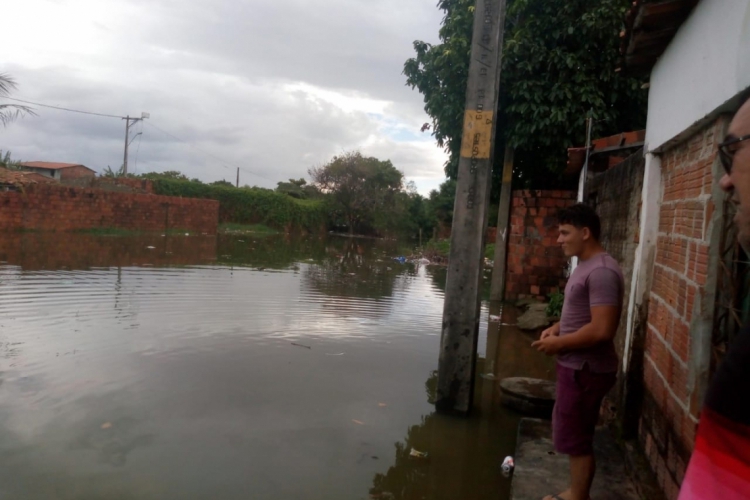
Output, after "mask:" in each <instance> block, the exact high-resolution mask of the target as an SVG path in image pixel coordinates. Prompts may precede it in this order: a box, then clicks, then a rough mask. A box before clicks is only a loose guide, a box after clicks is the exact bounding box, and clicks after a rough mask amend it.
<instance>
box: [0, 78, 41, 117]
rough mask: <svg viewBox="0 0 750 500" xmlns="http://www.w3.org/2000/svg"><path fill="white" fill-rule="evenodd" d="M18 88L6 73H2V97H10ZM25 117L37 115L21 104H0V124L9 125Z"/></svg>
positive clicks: (0, 82) (0, 79)
mask: <svg viewBox="0 0 750 500" xmlns="http://www.w3.org/2000/svg"><path fill="white" fill-rule="evenodd" d="M15 88H16V82H15V80H13V78H12V77H11V76H10V75H8V74H5V73H0V97H8V96H10V91H11V90H14V89H15ZM23 115H36V113H34V110H33V109H32V108H30V107H28V106H22V105H20V104H0V122H2V124H3V126H6V125H8V124H9V123H10V122H12V121H13V120H15V119H16V118H18V117H20V116H23Z"/></svg>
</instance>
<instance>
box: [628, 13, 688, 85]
mask: <svg viewBox="0 0 750 500" xmlns="http://www.w3.org/2000/svg"><path fill="white" fill-rule="evenodd" d="M699 1H700V0H635V1H634V2H633V5H632V7H631V8H630V10H629V11H628V13H627V15H626V17H625V29H624V30H623V31H622V33H620V38H621V39H622V42H621V44H620V54H621V55H622V58H623V60H622V65H621V69H622V68H627V70H628V72H629V73H631V74H636V75H639V74H646V73H648V72H650V71H651V68H653V67H654V64H656V61H657V60H658V59H659V57H660V56H661V55H662V54H663V53H664V51H665V50H666V48H667V46H668V45H669V43H670V42H671V41H672V38H673V37H674V35H675V33H677V30H678V29H679V28H680V26H682V23H684V22H685V20H686V19H687V18H688V16H690V13H691V12H692V10H693V8H694V7H695V6H696V5H697V4H698V2H699Z"/></svg>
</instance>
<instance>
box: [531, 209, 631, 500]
mask: <svg viewBox="0 0 750 500" xmlns="http://www.w3.org/2000/svg"><path fill="white" fill-rule="evenodd" d="M558 221H559V223H560V236H559V237H558V239H557V242H558V243H560V244H561V245H562V249H563V252H564V253H565V255H566V256H567V257H578V259H579V264H578V266H577V267H576V269H575V271H573V274H572V275H571V276H570V279H569V280H568V284H567V286H566V287H565V302H564V303H563V309H562V315H561V318H560V322H559V323H557V324H556V325H554V326H552V327H551V328H548V329H547V330H545V331H543V332H542V335H541V338H540V339H539V340H537V341H536V342H534V343H533V344H532V346H533V347H535V348H536V349H537V350H539V351H541V352H543V353H545V354H547V355H549V356H552V355H555V354H557V398H556V402H555V409H554V412H553V416H552V431H553V440H554V443H555V450H556V451H557V452H558V453H562V454H565V455H568V456H569V457H570V488H569V489H568V490H567V491H564V492H562V493H559V494H557V495H551V496H547V497H546V498H545V500H589V491H590V490H591V483H592V482H593V479H594V473H595V471H596V463H595V460H594V450H593V441H594V429H595V427H596V423H597V421H598V419H599V410H600V407H601V404H602V400H603V399H604V396H605V395H606V394H607V393H608V392H609V390H610V389H611V388H612V386H613V385H614V383H615V378H616V373H617V367H618V360H617V353H616V352H615V346H614V342H613V339H614V337H615V333H616V332H617V325H618V324H619V321H620V312H621V309H622V299H623V290H624V282H623V278H622V272H621V271H620V266H618V265H617V262H616V261H615V259H613V258H612V257H611V256H610V255H609V254H607V252H605V251H604V249H603V248H602V246H601V244H600V243H599V236H600V233H601V223H600V221H599V216H598V215H597V214H596V212H595V211H594V210H593V209H592V208H591V207H588V206H586V205H583V204H580V203H579V204H577V205H574V206H572V207H570V208H567V209H564V210H561V211H560V213H559V214H558Z"/></svg>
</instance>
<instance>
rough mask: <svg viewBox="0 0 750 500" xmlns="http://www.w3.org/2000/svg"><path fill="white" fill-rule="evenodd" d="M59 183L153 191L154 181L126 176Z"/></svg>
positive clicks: (70, 180) (112, 189)
mask: <svg viewBox="0 0 750 500" xmlns="http://www.w3.org/2000/svg"><path fill="white" fill-rule="evenodd" d="M60 183H61V184H64V185H65V186H70V187H79V188H97V189H104V190H106V191H117V192H120V193H142V194H149V193H153V192H154V183H153V181H150V180H148V179H130V178H127V177H80V178H76V179H63V180H62V181H60Z"/></svg>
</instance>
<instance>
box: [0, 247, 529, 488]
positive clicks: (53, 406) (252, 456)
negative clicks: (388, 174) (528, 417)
mask: <svg viewBox="0 0 750 500" xmlns="http://www.w3.org/2000/svg"><path fill="white" fill-rule="evenodd" d="M149 247H153V248H149ZM403 253H406V252H405V251H404V250H403V249H400V248H399V246H398V245H397V244H395V243H393V242H378V241H365V240H351V239H348V238H328V239H311V240H305V239H295V238H287V237H286V236H273V237H266V238H261V237H252V236H249V235H243V236H231V237H229V236H221V237H219V238H213V239H212V238H203V237H174V236H165V237H161V236H159V235H156V236H150V237H146V238H141V237H139V238H111V237H94V236H90V235H49V234H24V235H3V238H2V240H0V436H2V439H0V497H2V498H50V499H80V498H87V499H97V498H102V499H105V498H107V499H111V498H138V499H163V498H180V499H192V498H195V499H199V498H200V499H202V498H222V499H234V498H237V499H246V498H254V499H276V498H327V499H336V498H341V499H351V498H367V497H368V495H369V490H370V488H375V489H374V490H373V493H374V494H377V492H378V491H380V493H381V494H384V492H387V493H390V494H393V495H400V496H398V497H397V498H435V499H441V498H449V497H451V498H458V497H460V498H477V499H485V498H493V499H495V498H498V495H499V494H500V492H501V491H502V490H503V488H504V487H505V486H504V483H503V482H502V481H503V479H502V478H500V477H499V474H498V473H497V472H498V470H497V466H498V464H499V461H498V460H499V459H500V458H502V457H501V455H503V454H505V453H507V452H508V451H509V448H510V447H512V446H513V443H512V441H513V439H514V438H515V424H514V421H513V417H508V418H506V417H507V415H505V414H504V413H503V410H502V409H499V408H498V407H497V405H496V404H494V403H493V400H494V398H495V394H494V388H495V387H496V384H495V382H494V381H493V380H491V379H489V378H482V377H480V378H478V381H479V382H478V385H477V396H478V397H477V401H478V405H479V406H478V411H477V412H475V415H474V416H473V417H472V418H471V419H468V420H467V419H455V418H446V417H442V416H438V415H434V414H433V408H432V405H431V404H430V402H429V398H428V396H427V394H428V392H429V388H430V387H432V386H433V385H434V377H433V376H430V375H431V374H433V373H434V370H435V368H436V362H437V353H438V349H439V333H440V332H439V328H440V322H441V315H442V298H443V295H442V290H441V288H440V286H439V285H437V284H436V279H438V280H439V278H436V275H438V274H439V272H440V271H439V268H431V267H428V268H425V267H417V266H414V265H403V264H398V263H397V262H395V261H393V260H392V258H393V257H394V256H397V255H401V254H403ZM352 273H353V274H352ZM485 313H486V309H485ZM484 331H485V332H486V341H485V340H482V342H481V347H482V352H483V353H484V352H486V353H487V356H495V355H497V356H498V357H499V356H500V351H502V350H503V349H505V348H506V347H504V345H505V344H503V342H511V343H509V344H507V348H512V349H522V348H521V347H519V346H520V345H521V343H523V342H525V341H519V342H520V343H519V345H518V346H516V345H514V344H512V342H514V341H506V340H503V338H504V337H503V336H502V335H499V336H498V334H497V332H495V333H492V332H493V330H492V329H490V330H489V332H487V329H486V326H485V329H484ZM508 338H511V337H508ZM292 341H294V342H295V343H299V344H304V345H307V346H309V347H310V349H304V348H299V347H296V346H294V345H292V343H291V342H292ZM490 341H492V342H495V344H491V342H490ZM493 345H494V346H495V347H492V346H493ZM519 352H524V351H519ZM523 357H528V356H527V355H526V354H524V355H520V354H519V355H518V358H519V361H518V363H519V366H517V367H516V368H515V369H519V367H520V366H521V364H522V361H520V359H521V358H523ZM490 365H491V366H490ZM524 366H526V365H524ZM478 367H479V370H480V373H483V374H486V373H490V372H491V373H500V371H498V370H499V368H498V367H497V366H496V364H495V363H494V362H492V363H490V362H485V360H481V361H480V363H479V364H478ZM542 368H543V367H540V368H539V369H542ZM534 369H536V368H534ZM425 378H427V380H425ZM404 431H406V436H404ZM394 443H396V445H395V447H394ZM411 447H415V448H417V449H419V450H420V451H427V452H429V453H430V455H431V458H430V460H429V461H428V462H427V463H424V464H423V463H417V462H411V461H410V460H409V459H408V458H407V457H406V456H404V452H405V451H407V452H408V450H409V448H411ZM394 449H395V453H394ZM420 495H421V496H420Z"/></svg>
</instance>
